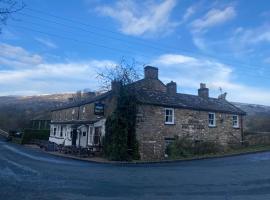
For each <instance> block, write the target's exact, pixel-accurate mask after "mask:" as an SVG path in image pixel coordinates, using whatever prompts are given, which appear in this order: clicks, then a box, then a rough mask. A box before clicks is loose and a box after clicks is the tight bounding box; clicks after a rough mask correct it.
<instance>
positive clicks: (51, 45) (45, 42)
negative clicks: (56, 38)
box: [35, 38, 57, 49]
mask: <svg viewBox="0 0 270 200" xmlns="http://www.w3.org/2000/svg"><path fill="white" fill-rule="evenodd" d="M35 40H36V41H38V42H40V43H41V44H43V45H45V46H47V47H49V48H53V49H56V48H57V45H56V44H55V43H53V42H52V41H51V40H49V39H47V38H35Z"/></svg>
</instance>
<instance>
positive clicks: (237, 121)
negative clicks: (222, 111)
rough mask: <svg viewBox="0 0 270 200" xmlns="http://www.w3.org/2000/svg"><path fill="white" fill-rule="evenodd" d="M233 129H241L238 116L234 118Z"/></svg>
mask: <svg viewBox="0 0 270 200" xmlns="http://www.w3.org/2000/svg"><path fill="white" fill-rule="evenodd" d="M232 122H233V128H239V117H238V115H233V116H232Z"/></svg>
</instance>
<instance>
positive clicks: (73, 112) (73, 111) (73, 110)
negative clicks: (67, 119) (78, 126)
mask: <svg viewBox="0 0 270 200" xmlns="http://www.w3.org/2000/svg"><path fill="white" fill-rule="evenodd" d="M74 114H75V109H72V120H73V119H74Z"/></svg>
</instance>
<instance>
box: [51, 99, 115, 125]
mask: <svg viewBox="0 0 270 200" xmlns="http://www.w3.org/2000/svg"><path fill="white" fill-rule="evenodd" d="M97 102H98V103H102V104H104V117H107V116H109V115H110V114H111V113H112V112H113V110H114V108H115V105H116V98H115V97H111V98H106V99H104V100H101V101H97ZM97 102H93V103H89V104H85V105H81V106H80V107H72V108H66V109H62V110H56V111H53V112H52V121H54V122H64V121H72V120H78V117H79V120H86V121H87V120H89V121H91V120H93V121H95V120H98V119H100V116H98V115H95V113H94V108H95V103H97ZM78 112H79V113H78Z"/></svg>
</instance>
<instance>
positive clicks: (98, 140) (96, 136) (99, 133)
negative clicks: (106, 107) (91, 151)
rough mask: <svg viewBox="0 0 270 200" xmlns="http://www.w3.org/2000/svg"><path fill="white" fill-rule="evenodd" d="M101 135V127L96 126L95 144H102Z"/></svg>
mask: <svg viewBox="0 0 270 200" xmlns="http://www.w3.org/2000/svg"><path fill="white" fill-rule="evenodd" d="M100 137H101V127H95V134H94V145H95V146H99V145H100V139H101V138H100Z"/></svg>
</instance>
